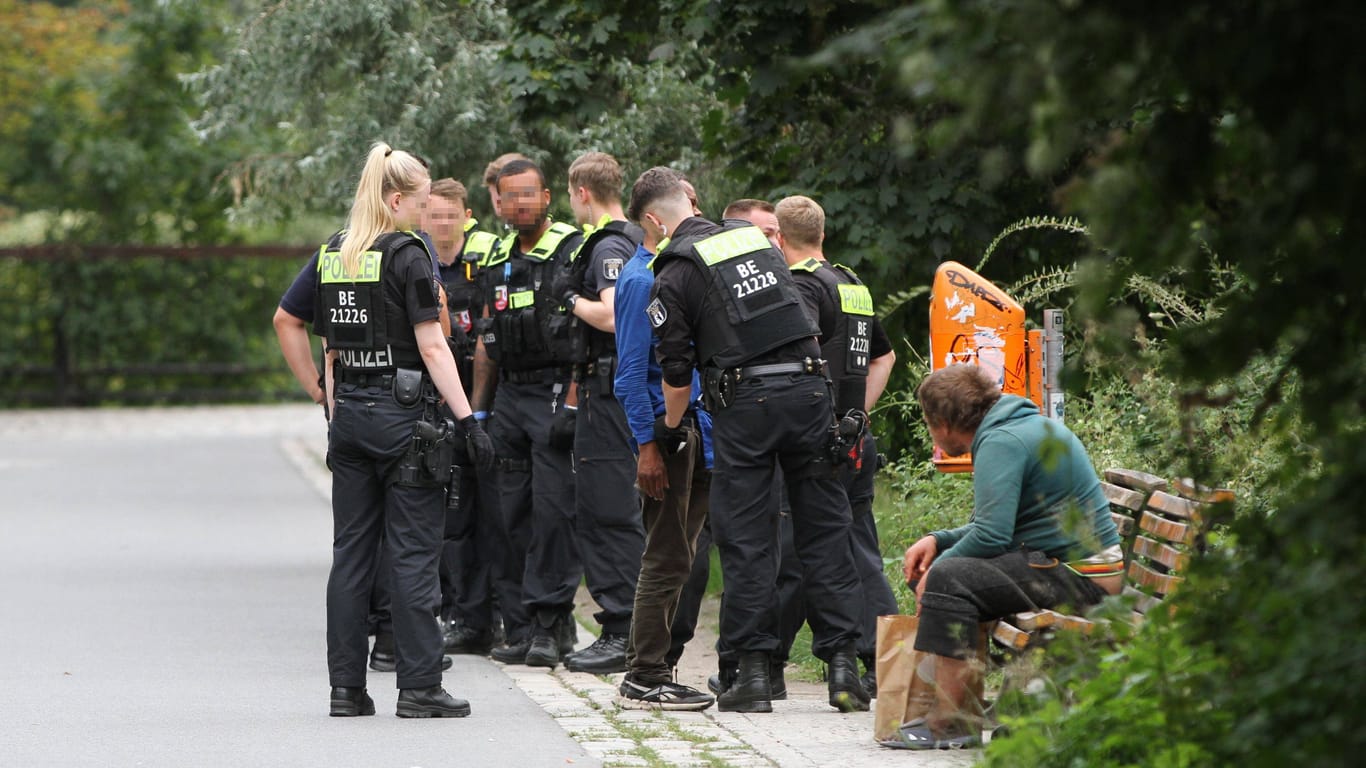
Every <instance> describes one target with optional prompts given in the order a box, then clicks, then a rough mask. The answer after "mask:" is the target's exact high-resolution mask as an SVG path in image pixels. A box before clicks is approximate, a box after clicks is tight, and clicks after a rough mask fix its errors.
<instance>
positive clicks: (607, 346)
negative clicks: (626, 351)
mask: <svg viewBox="0 0 1366 768" xmlns="http://www.w3.org/2000/svg"><path fill="white" fill-rule="evenodd" d="M603 218H606V217H605V216H604V217H603ZM644 235H645V233H644V232H643V231H642V230H641V229H640V227H638V226H636V225H634V224H631V223H630V222H626V221H611V220H609V221H608V223H606V224H602V225H600V226H597V227H594V228H592V229H590V230H589V231H588V233H587V235H586V236H585V237H584V239H583V243H582V244H581V245H580V246H579V247H578V250H576V251H575V252H574V255H573V257H572V264H571V266H570V269H571V270H579V271H580V272H582V271H583V270H587V269H590V268H591V267H592V260H593V249H594V248H597V247H598V245H599V244H601V243H602V242H603V241H604V240H607V239H609V238H613V237H619V238H623V239H624V240H625V241H626V242H628V243H630V244H631V251H632V253H634V252H635V248H636V246H637V245H640V243H641V240H643V239H644ZM612 261H615V259H613V260H612ZM625 266H626V263H625V260H622V261H621V263H618V264H615V265H614V264H609V263H607V262H604V263H603V269H604V270H605V272H606V274H604V275H603V276H604V277H605V278H607V279H609V280H615V279H616V278H617V275H619V274H620V273H621V270H622V268H623V267H625ZM584 295H585V296H587V297H588V298H589V299H591V300H593V301H601V300H602V298H601V296H600V295H599V294H598V293H597V292H596V291H588V290H585V292H584ZM582 327H583V332H584V333H585V334H586V346H587V354H586V355H585V356H584V357H585V360H582V361H577V362H589V361H595V360H597V359H598V358H601V357H615V356H616V354H617V342H616V336H615V335H614V334H611V333H608V332H607V331H600V330H598V329H597V328H594V327H593V326H591V325H589V324H588V323H582Z"/></svg>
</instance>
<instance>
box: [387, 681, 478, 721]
mask: <svg viewBox="0 0 1366 768" xmlns="http://www.w3.org/2000/svg"><path fill="white" fill-rule="evenodd" d="M394 714H396V715H398V716H399V717H468V716H469V714H470V703H469V702H468V701H465V700H464V699H457V698H455V697H454V696H452V695H450V694H449V693H446V689H445V688H442V687H441V686H439V685H434V686H432V687H430V688H401V689H399V692H398V709H397V710H396V711H395V713H394Z"/></svg>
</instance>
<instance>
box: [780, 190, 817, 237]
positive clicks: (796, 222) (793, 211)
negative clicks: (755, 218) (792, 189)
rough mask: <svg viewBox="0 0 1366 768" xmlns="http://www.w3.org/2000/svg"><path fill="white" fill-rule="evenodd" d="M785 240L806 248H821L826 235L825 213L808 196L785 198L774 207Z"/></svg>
mask: <svg viewBox="0 0 1366 768" xmlns="http://www.w3.org/2000/svg"><path fill="white" fill-rule="evenodd" d="M773 213H774V215H776V216H777V217H778V231H780V232H782V233H783V239H785V240H787V241H789V242H791V243H792V244H793V245H796V246H800V247H804V248H819V247H820V244H821V240H822V239H823V237H824V235H825V211H824V210H822V209H821V207H820V205H819V204H818V203H817V202H816V201H815V200H812V199H811V198H809V197H807V196H806V195H793V196H792V197H784V198H783V199H782V200H779V201H778V204H777V205H775V206H773Z"/></svg>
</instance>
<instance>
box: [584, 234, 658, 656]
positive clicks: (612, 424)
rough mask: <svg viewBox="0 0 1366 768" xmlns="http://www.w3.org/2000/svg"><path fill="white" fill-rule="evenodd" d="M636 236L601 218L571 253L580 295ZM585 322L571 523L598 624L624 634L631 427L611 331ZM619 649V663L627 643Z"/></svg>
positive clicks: (595, 291)
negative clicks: (615, 385)
mask: <svg viewBox="0 0 1366 768" xmlns="http://www.w3.org/2000/svg"><path fill="white" fill-rule="evenodd" d="M638 239H639V238H635V239H633V238H632V236H631V235H630V234H628V227H627V225H626V222H624V221H615V222H610V223H604V224H603V226H600V227H598V228H597V229H594V230H593V231H592V232H591V233H590V234H589V235H588V237H587V238H586V239H585V240H584V243H583V246H582V247H581V248H580V249H579V253H578V254H577V255H576V256H575V257H574V258H575V261H576V262H580V263H582V271H583V285H582V290H583V295H584V296H585V297H587V298H589V299H592V300H594V301H600V300H601V298H600V296H601V292H602V291H603V290H605V289H607V288H611V287H614V286H615V285H616V282H617V276H618V275H619V274H620V273H621V270H622V268H623V267H624V266H625V265H626V262H628V261H630V259H631V257H632V256H634V255H635V251H636V242H637V240H638ZM585 325H587V324H586V323H585ZM587 327H588V335H587V360H586V361H585V363H584V365H583V367H582V369H581V370H582V372H583V374H582V376H581V378H580V382H579V413H578V418H577V420H576V428H575V434H574V460H575V464H574V471H575V474H576V478H575V480H576V483H575V485H576V490H575V493H576V509H575V515H576V516H575V528H576V532H577V534H578V545H579V556H580V557H581V558H582V561H583V569H584V577H585V581H586V582H587V585H588V591H589V593H590V594H591V595H592V596H593V599H594V600H595V601H596V602H597V604H598V606H599V608H600V609H601V610H600V611H599V612H598V613H596V614H594V616H593V618H594V619H596V620H597V622H598V623H599V624H601V625H602V634H603V636H604V637H609V636H610V637H616V638H619V639H621V640H623V641H624V639H625V636H626V635H627V634H628V633H629V632H630V629H631V612H632V609H633V607H634V605H635V592H636V578H637V577H638V576H639V575H640V558H641V553H643V552H644V551H645V529H644V525H643V522H642V518H641V508H640V496H639V495H638V494H637V492H636V487H635V484H636V457H635V452H634V451H633V450H632V448H631V430H630V426H629V425H628V424H627V422H626V412H625V411H624V410H622V407H621V403H619V402H618V401H617V399H616V397H615V395H614V394H613V392H612V378H613V376H614V375H615V373H616V360H617V350H616V336H615V335H614V334H612V333H608V332H605V331H600V330H598V329H596V328H593V327H592V326H587ZM619 650H620V651H621V654H620V655H621V663H622V664H623V665H624V663H625V656H624V650H625V646H624V644H622V645H621V647H620V649H619ZM590 671H596V670H590ZM611 671H617V670H611Z"/></svg>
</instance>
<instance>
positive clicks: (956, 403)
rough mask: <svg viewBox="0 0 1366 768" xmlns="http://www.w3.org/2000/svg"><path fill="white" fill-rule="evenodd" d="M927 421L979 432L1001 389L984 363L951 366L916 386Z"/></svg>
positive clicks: (939, 425)
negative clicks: (981, 364) (984, 368)
mask: <svg viewBox="0 0 1366 768" xmlns="http://www.w3.org/2000/svg"><path fill="white" fill-rule="evenodd" d="M915 397H916V399H917V400H919V401H920V410H921V411H922V412H923V413H924V416H925V423H927V424H929V425H930V426H933V427H935V428H939V427H946V428H948V429H953V430H959V431H963V432H969V433H971V432H976V431H977V427H979V426H981V424H982V419H983V418H984V417H985V416H986V415H987V411H989V410H991V407H992V406H993V405H995V404H996V401H998V400H1000V399H1001V389H1000V387H998V386H997V385H996V381H995V380H994V379H992V378H991V376H990V375H989V374H987V372H986V371H985V370H983V369H982V368H981V367H980V366H976V365H967V364H958V365H950V366H948V367H947V368H940V369H939V370H937V371H935V372H934V373H931V374H930V375H929V376H926V377H925V378H924V379H923V380H922V381H921V382H920V386H919V387H916V390H915Z"/></svg>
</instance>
